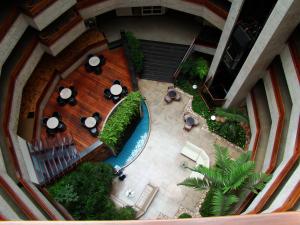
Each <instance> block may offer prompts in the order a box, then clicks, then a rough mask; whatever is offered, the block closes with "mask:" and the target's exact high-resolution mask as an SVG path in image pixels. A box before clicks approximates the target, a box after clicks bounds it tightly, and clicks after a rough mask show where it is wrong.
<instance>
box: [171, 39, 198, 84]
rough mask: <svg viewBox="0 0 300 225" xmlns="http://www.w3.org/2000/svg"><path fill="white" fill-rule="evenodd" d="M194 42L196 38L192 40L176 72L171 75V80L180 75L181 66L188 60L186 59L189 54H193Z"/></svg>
mask: <svg viewBox="0 0 300 225" xmlns="http://www.w3.org/2000/svg"><path fill="white" fill-rule="evenodd" d="M195 40H196V38H194V39H193V40H192V42H191V44H190V46H189V48H188V50H187V51H186V53H185V55H184V56H183V58H182V60H181V62H180V63H179V66H178V67H177V69H176V71H175V72H174V74H173V79H176V78H177V77H178V75H179V73H180V70H181V66H182V64H183V63H184V62H185V61H186V60H187V59H188V57H189V56H190V55H191V53H192V52H193V50H194V46H195Z"/></svg>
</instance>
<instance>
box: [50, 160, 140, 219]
mask: <svg viewBox="0 0 300 225" xmlns="http://www.w3.org/2000/svg"><path fill="white" fill-rule="evenodd" d="M113 178H114V173H113V168H112V167H111V166H110V165H109V164H105V163H91V162H85V163H83V164H81V165H80V166H78V167H77V168H76V170H74V171H72V172H71V173H69V174H68V175H65V176H64V177H62V178H61V179H60V180H58V181H57V182H55V183H54V184H53V185H51V186H50V187H49V188H48V190H49V192H50V194H51V195H52V196H53V197H54V198H55V200H57V201H58V202H59V203H61V204H62V205H64V206H65V207H66V209H67V210H68V211H69V212H70V213H71V214H72V216H73V217H74V218H75V219H77V220H115V219H116V218H117V219H118V220H123V219H134V218H135V211H134V210H133V209H132V208H131V207H125V208H121V209H118V208H117V207H116V206H115V205H114V203H113V201H112V200H111V199H110V192H111V188H112V181H113Z"/></svg>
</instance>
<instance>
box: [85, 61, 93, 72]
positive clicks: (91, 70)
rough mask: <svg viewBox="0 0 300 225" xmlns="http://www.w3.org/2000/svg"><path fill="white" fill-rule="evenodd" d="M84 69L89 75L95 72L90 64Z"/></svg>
mask: <svg viewBox="0 0 300 225" xmlns="http://www.w3.org/2000/svg"><path fill="white" fill-rule="evenodd" d="M84 67H85V70H86V72H88V73H91V72H93V69H92V67H91V66H90V65H89V63H86V64H85V66H84Z"/></svg>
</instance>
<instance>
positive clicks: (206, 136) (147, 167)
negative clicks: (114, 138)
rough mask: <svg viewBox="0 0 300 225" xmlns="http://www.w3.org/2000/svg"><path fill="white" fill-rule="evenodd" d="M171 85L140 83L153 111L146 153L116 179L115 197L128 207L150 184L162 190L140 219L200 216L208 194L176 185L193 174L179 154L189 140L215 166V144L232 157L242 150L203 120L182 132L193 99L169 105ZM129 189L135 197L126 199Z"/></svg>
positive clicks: (185, 95)
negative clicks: (227, 151) (200, 208)
mask: <svg viewBox="0 0 300 225" xmlns="http://www.w3.org/2000/svg"><path fill="white" fill-rule="evenodd" d="M170 85H171V84H168V83H161V82H156V81H147V80H140V81H139V87H140V90H141V92H142V94H143V95H144V96H145V98H146V102H147V104H148V107H149V110H150V116H151V133H150V137H149V140H148V143H147V145H146V147H145V149H144V150H143V152H142V153H141V154H140V156H139V157H138V158H137V159H136V160H135V161H134V162H133V163H132V164H130V165H129V166H128V167H126V168H125V171H124V172H125V174H126V175H127V178H126V179H125V180H124V181H123V182H120V181H118V180H117V179H116V180H115V181H114V190H113V195H114V196H115V197H117V198H118V199H119V200H120V201H123V202H125V203H126V204H128V205H133V204H134V203H135V202H136V201H137V200H138V198H139V196H140V194H141V193H142V191H143V189H144V188H145V186H146V185H147V184H148V183H152V184H153V185H155V186H158V187H159V191H158V194H157V195H156V197H155V198H154V201H153V202H152V204H151V205H150V207H149V209H148V211H147V212H146V214H145V215H144V216H143V217H142V218H141V219H157V218H175V217H176V216H177V215H178V214H179V213H180V212H190V213H192V214H193V215H194V216H200V215H199V214H198V208H199V205H200V204H201V202H202V199H203V198H204V197H205V192H196V191H194V190H192V189H190V188H186V187H183V186H177V184H178V183H179V182H181V181H183V180H184V179H185V178H187V177H188V176H189V175H190V173H191V171H189V170H188V169H184V168H182V167H181V166H180V165H181V164H182V163H183V162H186V163H187V164H188V166H190V167H193V166H194V165H195V163H194V162H193V161H191V160H189V159H188V158H186V157H184V156H182V155H181V154H180V151H181V149H182V147H183V146H184V144H185V142H186V141H190V142H192V143H193V144H195V145H197V146H199V147H201V148H202V149H204V150H205V151H206V153H207V154H208V156H209V157H210V165H212V164H213V163H214V154H215V151H214V147H213V144H214V143H217V144H221V145H223V146H227V147H228V148H229V150H230V155H231V157H233V158H236V157H237V156H238V155H239V154H240V152H241V149H239V148H236V147H234V146H233V145H231V144H229V143H228V142H227V141H226V140H224V139H222V138H220V137H218V136H217V135H214V134H212V133H210V132H209V131H208V130H207V126H206V124H205V121H204V120H203V119H201V120H200V125H199V126H198V127H194V128H193V129H192V130H191V131H190V132H187V131H185V130H183V126H184V122H183V113H184V112H185V111H186V110H188V109H189V104H190V100H191V96H189V95H187V94H182V100H181V101H180V102H172V103H171V104H169V105H167V104H166V103H165V102H164V100H163V97H164V95H165V94H166V91H167V87H168V86H170ZM128 189H132V190H133V191H134V193H135V194H134V196H133V197H132V198H128V197H127V196H126V191H127V190H128Z"/></svg>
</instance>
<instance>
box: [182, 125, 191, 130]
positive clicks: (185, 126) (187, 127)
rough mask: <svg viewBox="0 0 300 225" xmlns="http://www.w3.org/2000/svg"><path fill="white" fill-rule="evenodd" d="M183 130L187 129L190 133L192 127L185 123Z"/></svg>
mask: <svg viewBox="0 0 300 225" xmlns="http://www.w3.org/2000/svg"><path fill="white" fill-rule="evenodd" d="M183 129H185V130H186V131H190V130H191V129H192V126H191V125H188V124H186V123H185V124H184V127H183Z"/></svg>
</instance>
